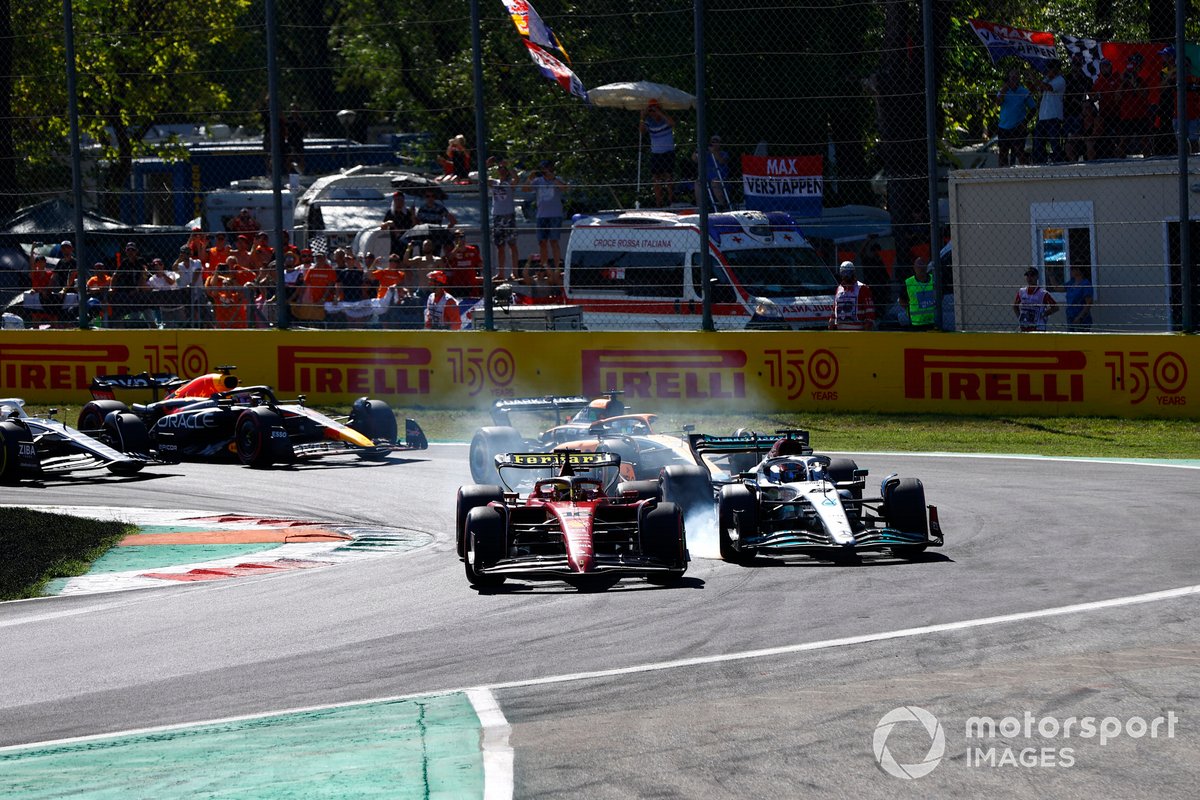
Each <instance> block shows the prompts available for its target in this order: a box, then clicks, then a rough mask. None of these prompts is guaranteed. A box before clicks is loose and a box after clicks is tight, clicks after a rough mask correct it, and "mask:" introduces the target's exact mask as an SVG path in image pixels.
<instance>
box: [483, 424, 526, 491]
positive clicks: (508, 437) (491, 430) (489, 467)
mask: <svg viewBox="0 0 1200 800" xmlns="http://www.w3.org/2000/svg"><path fill="white" fill-rule="evenodd" d="M524 446H525V440H524V439H522V438H521V434H519V433H517V430H516V429H515V428H508V427H503V426H491V427H487V428H480V429H479V430H478V431H476V432H475V435H474V436H473V437H472V438H471V451H470V456H469V457H470V460H471V480H473V481H475V482H476V483H482V484H495V483H499V482H500V473H499V472H497V470H496V456H498V455H503V454H505V453H516V452H519V451H520V450H522V449H523V448H524Z"/></svg>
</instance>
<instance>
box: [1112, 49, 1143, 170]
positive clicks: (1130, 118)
mask: <svg viewBox="0 0 1200 800" xmlns="http://www.w3.org/2000/svg"><path fill="white" fill-rule="evenodd" d="M1141 69H1142V54H1141V53H1133V54H1131V55H1130V56H1129V59H1128V60H1127V61H1126V62H1125V71H1124V72H1123V73H1121V82H1120V89H1119V91H1120V95H1119V97H1120V100H1119V101H1118V102H1117V116H1118V118H1119V127H1118V131H1117V132H1118V134H1119V138H1118V139H1117V145H1116V155H1117V157H1118V158H1124V157H1126V156H1130V155H1136V154H1138V153H1144V152H1145V150H1146V136H1147V135H1148V134H1149V133H1150V123H1151V109H1150V93H1149V91H1148V90H1147V89H1146V82H1145V81H1143V80H1142V77H1141V75H1139V74H1138V73H1140V72H1141Z"/></svg>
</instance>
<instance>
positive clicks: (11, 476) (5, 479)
mask: <svg viewBox="0 0 1200 800" xmlns="http://www.w3.org/2000/svg"><path fill="white" fill-rule="evenodd" d="M32 441H33V435H32V434H31V433H30V432H29V429H28V428H26V427H25V426H24V425H21V424H18V423H16V422H12V421H11V420H5V421H4V422H0V483H16V482H17V481H18V480H20V479H21V452H20V451H21V443H23V442H32Z"/></svg>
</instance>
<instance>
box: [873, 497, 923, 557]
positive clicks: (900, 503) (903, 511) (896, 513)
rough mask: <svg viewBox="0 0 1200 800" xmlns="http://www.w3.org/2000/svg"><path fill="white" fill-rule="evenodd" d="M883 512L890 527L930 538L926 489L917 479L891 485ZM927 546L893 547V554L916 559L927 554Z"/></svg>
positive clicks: (884, 501) (884, 500) (884, 502)
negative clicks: (926, 508) (926, 509)
mask: <svg viewBox="0 0 1200 800" xmlns="http://www.w3.org/2000/svg"><path fill="white" fill-rule="evenodd" d="M883 512H884V517H885V518H886V519H887V524H888V527H891V528H895V529H896V530H900V531H904V532H905V533H920V534H923V535H924V536H925V537H926V538H928V537H929V518H928V517H927V516H926V511H925V487H924V486H923V485H922V484H921V481H919V480H917V479H916V478H901V479H900V482H899V483H889V484H888V486H887V489H886V493H885V494H884V497H883ZM926 546H927V545H923V544H907V545H903V546H901V547H893V548H892V552H893V553H895V554H896V555H898V556H900V557H901V558H916V557H918V556H920V555H921V554H922V553H924V552H925V548H926Z"/></svg>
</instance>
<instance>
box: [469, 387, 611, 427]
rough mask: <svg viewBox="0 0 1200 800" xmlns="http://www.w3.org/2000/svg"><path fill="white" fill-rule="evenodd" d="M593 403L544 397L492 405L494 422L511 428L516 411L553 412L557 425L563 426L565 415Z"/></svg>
mask: <svg viewBox="0 0 1200 800" xmlns="http://www.w3.org/2000/svg"><path fill="white" fill-rule="evenodd" d="M590 402H591V401H590V400H589V399H588V398H586V397H568V396H563V397H559V396H555V395H546V396H544V397H515V398H512V399H509V400H497V401H496V402H494V403H492V420H493V421H494V422H495V423H496V424H497V425H502V426H505V427H508V426H511V425H512V422H511V421H510V420H509V415H510V414H511V413H512V412H514V411H519V412H521V413H546V412H551V411H553V412H554V414H555V423H554V424H555V425H556V426H557V425H561V424H562V422H563V417H564V415H566V416H569V415H570V414H571V413H573V412H576V411H579V410H580V409H582V408H587V406H588V403H590Z"/></svg>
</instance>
